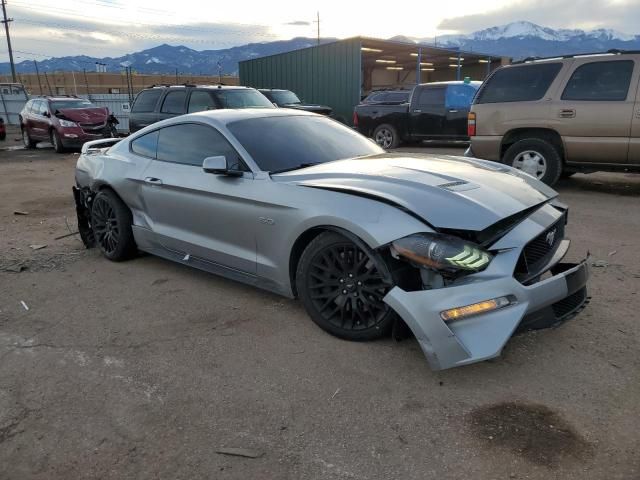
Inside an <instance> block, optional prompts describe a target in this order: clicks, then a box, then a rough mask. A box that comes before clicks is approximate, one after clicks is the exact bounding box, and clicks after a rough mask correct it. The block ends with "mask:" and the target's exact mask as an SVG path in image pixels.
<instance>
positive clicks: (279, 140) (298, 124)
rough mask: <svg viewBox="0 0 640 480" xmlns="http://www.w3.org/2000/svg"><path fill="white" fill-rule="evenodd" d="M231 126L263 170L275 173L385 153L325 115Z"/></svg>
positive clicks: (278, 118)
mask: <svg viewBox="0 0 640 480" xmlns="http://www.w3.org/2000/svg"><path fill="white" fill-rule="evenodd" d="M228 128H229V130H230V131H231V133H232V134H233V135H234V136H235V137H236V138H237V139H238V141H239V142H240V143H241V144H242V146H243V147H244V148H245V149H246V150H247V152H249V155H251V156H252V157H253V159H254V160H255V162H256V163H257V164H258V167H260V170H263V171H267V172H272V173H276V172H279V171H284V170H291V169H295V168H296V167H298V166H300V165H311V164H317V163H325V162H332V161H334V160H341V159H344V158H352V157H361V156H363V155H374V154H378V153H384V150H382V149H381V148H380V147H378V146H377V145H376V144H375V143H373V142H372V141H371V140H369V139H367V138H365V137H363V136H362V135H360V134H359V133H356V132H355V131H354V130H352V129H350V128H348V127H345V126H344V125H342V124H341V123H338V122H336V121H334V120H331V119H328V118H324V117H316V116H306V115H305V116H302V115H301V116H289V117H265V118H252V119H250V120H240V121H238V122H233V123H230V124H229V125H228Z"/></svg>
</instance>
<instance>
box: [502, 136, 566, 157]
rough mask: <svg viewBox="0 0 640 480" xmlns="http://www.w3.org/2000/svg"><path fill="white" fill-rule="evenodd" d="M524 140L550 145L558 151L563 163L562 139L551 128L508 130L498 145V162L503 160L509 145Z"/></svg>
mask: <svg viewBox="0 0 640 480" xmlns="http://www.w3.org/2000/svg"><path fill="white" fill-rule="evenodd" d="M525 139H539V140H544V141H546V142H548V143H550V144H551V145H553V147H554V148H555V149H556V150H557V151H558V154H559V155H560V159H561V160H562V162H563V163H564V161H565V149H564V143H563V142H562V137H561V136H560V134H559V133H558V132H557V131H555V130H554V129H552V128H514V129H513V130H509V131H508V132H507V133H505V134H504V136H503V137H502V142H501V143H500V161H502V160H503V158H504V155H505V153H506V152H507V150H508V149H509V147H510V146H511V145H513V144H514V143H516V142H518V141H520V140H525Z"/></svg>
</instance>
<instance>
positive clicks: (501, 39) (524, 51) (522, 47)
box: [394, 21, 640, 60]
mask: <svg viewBox="0 0 640 480" xmlns="http://www.w3.org/2000/svg"><path fill="white" fill-rule="evenodd" d="M394 38H395V39H398V40H399V39H402V40H405V41H407V40H408V41H414V42H416V43H425V44H429V45H434V44H435V45H437V46H441V47H452V48H460V49H461V50H465V51H473V52H482V53H491V54H493V55H502V56H506V57H512V58H513V59H514V60H521V59H523V58H527V57H552V56H556V55H570V54H575V53H593V52H606V51H607V50H611V49H619V50H639V49H640V35H629V34H626V33H621V32H618V31H615V30H611V29H602V28H601V29H597V30H579V29H558V30H554V29H552V28H548V27H541V26H540V25H537V24H535V23H532V22H525V21H520V22H512V23H508V24H506V25H501V26H497V27H491V28H486V29H484V30H479V31H477V32H473V33H470V34H468V35H442V36H439V37H435V38H434V37H430V38H411V37H394Z"/></svg>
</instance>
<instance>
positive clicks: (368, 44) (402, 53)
mask: <svg viewBox="0 0 640 480" xmlns="http://www.w3.org/2000/svg"><path fill="white" fill-rule="evenodd" d="M360 41H361V45H362V46H361V52H362V67H363V68H385V67H391V69H397V70H399V69H400V68H402V69H404V70H416V68H417V65H418V62H420V64H421V65H420V67H421V70H424V71H438V70H448V71H455V70H454V68H457V67H458V58H460V66H461V67H469V66H471V65H488V66H487V68H490V67H489V65H491V66H493V67H495V66H497V65H500V64H501V63H502V60H503V57H500V56H496V55H489V54H485V53H479V52H469V51H463V50H459V49H454V48H441V47H435V46H431V45H425V44H418V43H406V42H399V41H395V40H380V39H377V38H368V37H360ZM394 67H395V68H394ZM431 69H433V70H431Z"/></svg>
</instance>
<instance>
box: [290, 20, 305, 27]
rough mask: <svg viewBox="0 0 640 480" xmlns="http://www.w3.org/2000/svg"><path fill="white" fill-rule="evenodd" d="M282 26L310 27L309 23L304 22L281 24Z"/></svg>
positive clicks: (296, 21)
mask: <svg viewBox="0 0 640 480" xmlns="http://www.w3.org/2000/svg"><path fill="white" fill-rule="evenodd" d="M283 25H293V26H294V27H302V26H308V25H311V22H306V21H304V20H295V21H293V22H287V23H283Z"/></svg>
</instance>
